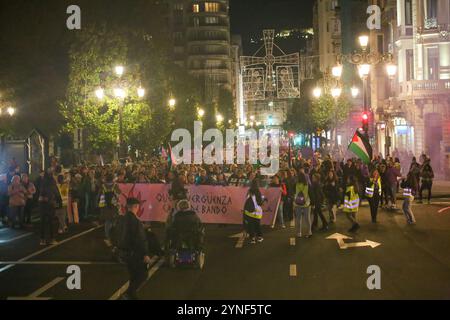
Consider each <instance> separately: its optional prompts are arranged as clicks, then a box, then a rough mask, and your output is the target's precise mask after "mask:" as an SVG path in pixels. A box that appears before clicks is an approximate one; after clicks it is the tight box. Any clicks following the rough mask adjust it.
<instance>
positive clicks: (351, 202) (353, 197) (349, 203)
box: [343, 176, 359, 232]
mask: <svg viewBox="0 0 450 320" xmlns="http://www.w3.org/2000/svg"><path fill="white" fill-rule="evenodd" d="M358 190H359V189H358V183H357V182H356V178H355V177H354V176H349V177H348V178H347V188H346V190H345V194H344V210H343V211H344V212H345V214H346V216H347V219H348V220H350V222H351V223H352V227H351V228H350V229H349V230H348V231H349V232H356V231H357V230H358V229H359V224H358V223H357V222H356V214H357V213H358V209H359V195H358Z"/></svg>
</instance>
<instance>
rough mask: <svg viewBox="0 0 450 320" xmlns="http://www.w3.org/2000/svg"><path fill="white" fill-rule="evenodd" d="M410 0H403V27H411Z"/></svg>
mask: <svg viewBox="0 0 450 320" xmlns="http://www.w3.org/2000/svg"><path fill="white" fill-rule="evenodd" d="M412 11H413V10H412V0H405V25H407V26H411V25H412V20H413V13H412Z"/></svg>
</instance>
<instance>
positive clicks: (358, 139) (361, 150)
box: [348, 130, 372, 164]
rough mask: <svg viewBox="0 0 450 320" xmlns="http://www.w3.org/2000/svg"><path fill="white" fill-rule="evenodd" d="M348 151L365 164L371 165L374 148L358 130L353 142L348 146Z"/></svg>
mask: <svg viewBox="0 0 450 320" xmlns="http://www.w3.org/2000/svg"><path fill="white" fill-rule="evenodd" d="M348 149H349V150H350V151H352V152H353V153H354V154H355V155H356V156H357V157H358V158H360V159H361V160H362V161H363V162H364V163H365V164H369V163H370V161H372V146H371V145H370V143H369V140H368V139H367V138H366V137H365V136H364V135H363V134H361V132H359V131H358V130H357V131H356V133H355V135H354V136H353V139H352V142H351V143H350V145H349V146H348Z"/></svg>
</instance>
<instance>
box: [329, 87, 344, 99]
mask: <svg viewBox="0 0 450 320" xmlns="http://www.w3.org/2000/svg"><path fill="white" fill-rule="evenodd" d="M341 93H342V89H341V88H333V89H331V95H332V96H333V98H335V99H337V98H339V97H340V96H341Z"/></svg>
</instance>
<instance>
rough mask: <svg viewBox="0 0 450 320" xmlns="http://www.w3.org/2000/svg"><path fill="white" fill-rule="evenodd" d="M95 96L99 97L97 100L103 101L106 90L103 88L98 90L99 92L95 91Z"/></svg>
mask: <svg viewBox="0 0 450 320" xmlns="http://www.w3.org/2000/svg"><path fill="white" fill-rule="evenodd" d="M95 96H96V97H97V99H99V100H103V98H104V97H105V90H103V89H102V88H98V89H97V90H95Z"/></svg>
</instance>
